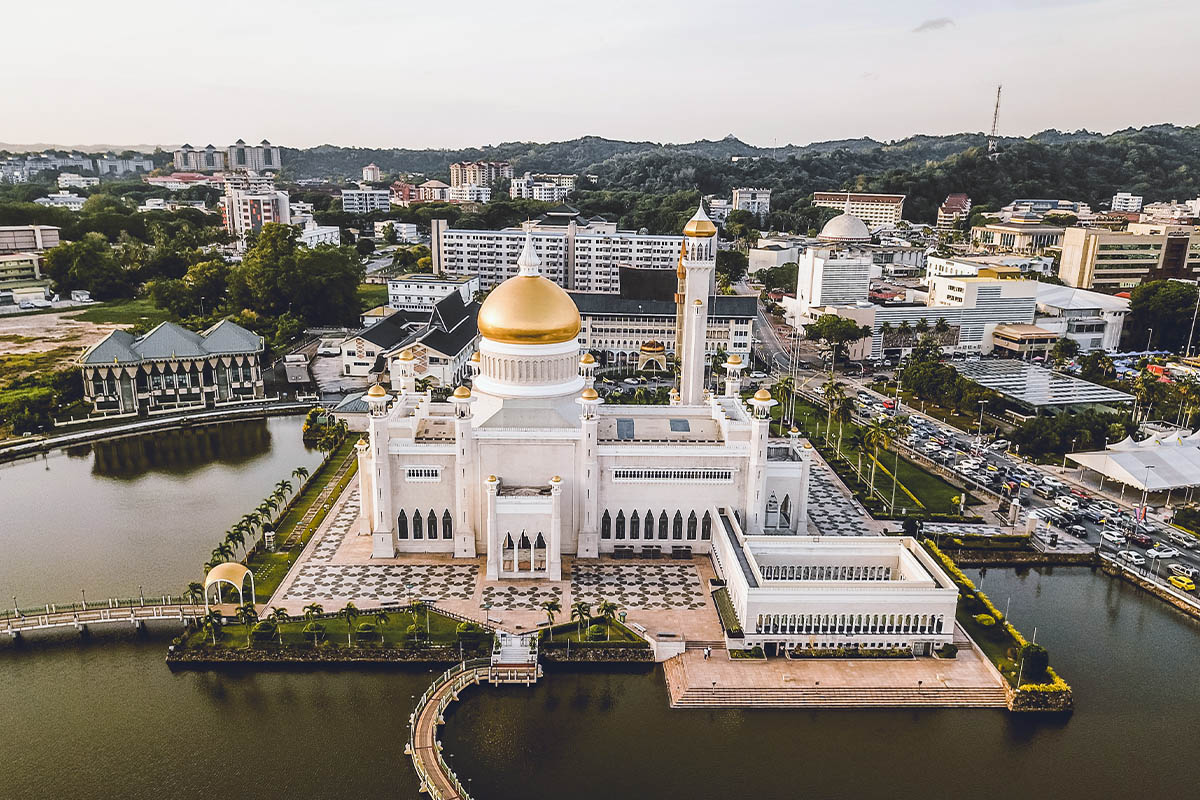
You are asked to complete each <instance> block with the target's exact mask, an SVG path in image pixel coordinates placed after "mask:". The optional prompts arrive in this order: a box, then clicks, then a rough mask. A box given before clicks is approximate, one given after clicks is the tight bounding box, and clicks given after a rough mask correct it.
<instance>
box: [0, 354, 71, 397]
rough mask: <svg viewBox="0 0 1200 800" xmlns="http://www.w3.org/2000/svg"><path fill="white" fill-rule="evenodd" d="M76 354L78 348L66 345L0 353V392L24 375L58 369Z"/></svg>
mask: <svg viewBox="0 0 1200 800" xmlns="http://www.w3.org/2000/svg"><path fill="white" fill-rule="evenodd" d="M14 344H15V342H14ZM3 349H4V347H3V342H0V351H3ZM77 355H79V348H78V347H72V346H68V345H64V346H62V347H56V348H54V349H53V350H46V351H43V352H41V353H20V354H12V355H9V354H0V392H2V391H3V390H4V389H6V388H8V387H9V386H11V385H12V384H13V382H14V381H17V380H20V379H21V378H24V377H26V376H29V375H40V374H43V373H48V372H53V371H54V370H56V369H60V368H61V367H62V366H63V364H64V363H67V362H70V361H71V359H73V358H74V357H75V356H77Z"/></svg>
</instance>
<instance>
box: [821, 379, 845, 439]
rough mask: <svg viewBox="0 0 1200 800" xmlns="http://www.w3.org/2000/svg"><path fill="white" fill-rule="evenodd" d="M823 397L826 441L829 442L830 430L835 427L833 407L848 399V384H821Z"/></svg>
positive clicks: (836, 382)
mask: <svg viewBox="0 0 1200 800" xmlns="http://www.w3.org/2000/svg"><path fill="white" fill-rule="evenodd" d="M821 397H823V398H825V408H826V410H827V413H826V415H825V441H829V429H830V428H831V427H833V407H834V406H835V405H837V404H838V403H840V402H841V401H842V400H844V399H846V384H844V383H842V382H841V381H832V380H830V381H825V383H823V384H821Z"/></svg>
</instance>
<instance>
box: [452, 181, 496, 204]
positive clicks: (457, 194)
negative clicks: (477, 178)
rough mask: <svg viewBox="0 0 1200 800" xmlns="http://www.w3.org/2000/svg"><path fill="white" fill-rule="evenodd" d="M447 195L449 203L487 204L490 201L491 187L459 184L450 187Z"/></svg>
mask: <svg viewBox="0 0 1200 800" xmlns="http://www.w3.org/2000/svg"><path fill="white" fill-rule="evenodd" d="M449 194H450V202H451V203H489V202H491V200H492V187H490V186H478V185H476V184H473V183H461V184H459V185H458V186H451V187H450V193H449Z"/></svg>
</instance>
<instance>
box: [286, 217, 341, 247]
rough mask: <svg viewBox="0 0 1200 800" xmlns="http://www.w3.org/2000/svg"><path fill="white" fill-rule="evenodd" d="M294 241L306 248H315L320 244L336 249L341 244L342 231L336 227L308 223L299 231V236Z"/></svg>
mask: <svg viewBox="0 0 1200 800" xmlns="http://www.w3.org/2000/svg"><path fill="white" fill-rule="evenodd" d="M296 241H297V242H298V243H300V244H302V245H305V246H306V247H316V246H317V245H322V244H331V245H334V246H335V247H336V246H337V245H340V244H341V243H342V230H341V228H339V227H338V226H337V225H318V224H317V223H316V222H308V223H306V224H305V225H304V226H303V227H302V228H301V229H300V235H299V236H297V237H296Z"/></svg>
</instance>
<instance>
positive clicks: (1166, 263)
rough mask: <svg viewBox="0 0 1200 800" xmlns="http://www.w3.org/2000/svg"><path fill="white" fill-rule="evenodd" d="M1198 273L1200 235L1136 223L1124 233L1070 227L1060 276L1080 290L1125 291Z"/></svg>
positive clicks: (1179, 227)
mask: <svg viewBox="0 0 1200 800" xmlns="http://www.w3.org/2000/svg"><path fill="white" fill-rule="evenodd" d="M1198 273H1200V230H1198V229H1197V228H1195V227H1193V226H1191V225H1163V224H1151V223H1141V222H1135V223H1130V224H1129V227H1128V228H1127V229H1126V230H1124V231H1109V230H1103V229H1100V228H1068V229H1067V231H1066V234H1065V236H1064V238H1063V242H1062V258H1061V260H1060V261H1059V267H1058V276H1059V277H1060V278H1062V280H1063V282H1064V283H1066V284H1067V285H1068V286H1074V287H1076V288H1079V289H1107V290H1118V289H1129V288H1132V287H1134V286H1137V285H1138V284H1139V283H1141V282H1142V281H1148V280H1163V279H1167V278H1183V279H1185V280H1195V279H1196V276H1197V274H1198Z"/></svg>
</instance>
